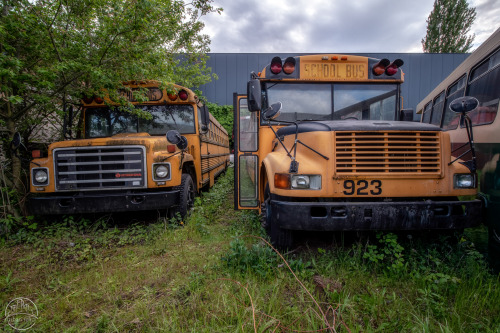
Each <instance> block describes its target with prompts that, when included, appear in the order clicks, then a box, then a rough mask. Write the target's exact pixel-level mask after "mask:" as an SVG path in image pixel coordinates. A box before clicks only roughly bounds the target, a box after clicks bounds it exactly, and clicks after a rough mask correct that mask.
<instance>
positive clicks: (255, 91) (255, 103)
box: [247, 79, 262, 112]
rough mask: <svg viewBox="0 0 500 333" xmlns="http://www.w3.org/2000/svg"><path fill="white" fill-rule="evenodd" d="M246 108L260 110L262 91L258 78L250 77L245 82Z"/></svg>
mask: <svg viewBox="0 0 500 333" xmlns="http://www.w3.org/2000/svg"><path fill="white" fill-rule="evenodd" d="M247 98H248V110H249V111H250V112H255V111H260V110H261V108H262V91H261V88H260V81H259V79H252V80H250V81H248V84H247Z"/></svg>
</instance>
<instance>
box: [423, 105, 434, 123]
mask: <svg viewBox="0 0 500 333" xmlns="http://www.w3.org/2000/svg"><path fill="white" fill-rule="evenodd" d="M431 113H432V102H429V103H427V104H426V105H425V108H424V114H423V115H422V122H423V123H426V124H428V123H429V122H430V121H431Z"/></svg>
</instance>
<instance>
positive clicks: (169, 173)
mask: <svg viewBox="0 0 500 333" xmlns="http://www.w3.org/2000/svg"><path fill="white" fill-rule="evenodd" d="M152 168H153V172H152V175H153V180H154V181H160V182H164V181H167V180H170V179H171V178H172V169H171V167H170V163H168V162H167V163H153V165H152ZM159 169H160V170H164V171H163V172H166V175H165V176H163V177H162V176H160V175H159V174H158V170H159Z"/></svg>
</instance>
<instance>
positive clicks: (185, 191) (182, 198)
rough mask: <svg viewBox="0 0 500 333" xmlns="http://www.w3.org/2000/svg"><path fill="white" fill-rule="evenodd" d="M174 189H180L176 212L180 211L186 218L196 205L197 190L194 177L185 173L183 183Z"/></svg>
mask: <svg viewBox="0 0 500 333" xmlns="http://www.w3.org/2000/svg"><path fill="white" fill-rule="evenodd" d="M174 189H176V190H179V205H178V206H177V208H176V209H175V210H174V213H179V214H180V215H181V217H182V218H184V217H185V216H186V215H187V214H188V213H189V210H190V209H191V208H192V207H193V205H194V197H195V196H196V190H195V187H194V182H193V179H192V178H191V176H190V175H189V174H187V173H183V174H182V178H181V185H179V186H176V187H175V188H174Z"/></svg>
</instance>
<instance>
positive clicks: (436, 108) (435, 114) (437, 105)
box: [431, 91, 444, 126]
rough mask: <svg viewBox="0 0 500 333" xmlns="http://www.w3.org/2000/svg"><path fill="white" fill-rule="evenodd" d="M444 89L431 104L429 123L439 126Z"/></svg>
mask: <svg viewBox="0 0 500 333" xmlns="http://www.w3.org/2000/svg"><path fill="white" fill-rule="evenodd" d="M443 106H444V91H443V92H442V93H440V94H439V95H438V97H436V98H435V99H434V104H433V105H432V116H431V124H434V125H437V126H441V116H442V115H443Z"/></svg>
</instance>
